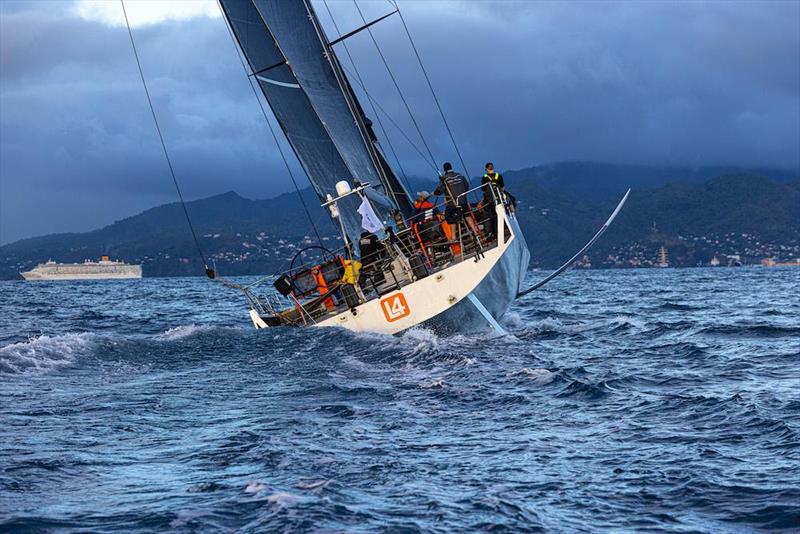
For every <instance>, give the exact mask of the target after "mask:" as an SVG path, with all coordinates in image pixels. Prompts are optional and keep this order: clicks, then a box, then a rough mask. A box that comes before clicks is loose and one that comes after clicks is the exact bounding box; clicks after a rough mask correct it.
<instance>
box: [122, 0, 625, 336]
mask: <svg viewBox="0 0 800 534" xmlns="http://www.w3.org/2000/svg"><path fill="white" fill-rule="evenodd" d="M219 5H220V7H221V9H222V12H223V15H224V19H225V21H226V23H227V25H228V29H229V31H230V33H231V36H232V38H233V39H234V41H235V42H236V45H237V47H238V50H239V52H240V59H242V58H244V59H242V63H243V66H244V67H245V69H246V70H248V73H247V74H248V78H249V79H250V80H251V87H253V91H254V92H256V93H257V91H258V90H257V89H256V88H255V87H256V85H257V87H258V88H259V89H260V92H261V93H262V95H263V98H264V99H265V100H266V102H267V103H268V104H269V107H270V108H271V110H272V112H273V115H274V117H275V118H276V119H277V122H278V124H279V126H280V129H281V130H282V132H283V134H284V135H285V137H286V140H287V141H288V144H289V145H290V146H291V148H292V150H293V152H294V154H295V156H296V157H297V160H298V161H299V162H300V164H301V166H302V168H303V170H304V171H305V174H306V175H307V177H308V179H309V181H310V182H311V184H312V186H313V188H314V190H315V192H316V193H317V196H318V197H319V200H320V205H321V207H322V209H324V210H326V211H327V212H328V214H329V215H330V217H331V219H332V220H333V222H334V223H335V225H336V226H337V227H338V228H339V230H340V232H341V240H342V243H343V246H342V247H341V248H339V249H337V250H330V249H328V248H327V247H325V246H324V245H323V243H322V240H320V244H319V245H313V246H309V247H305V248H303V249H301V250H299V251H298V252H297V254H296V255H295V257H294V258H293V259H292V260H291V265H290V268H289V270H288V271H286V272H284V273H281V274H279V275H277V276H276V277H267V278H264V279H261V280H259V281H257V282H256V283H253V284H250V285H247V286H243V285H240V284H237V283H234V282H232V281H229V280H225V279H223V278H222V277H220V276H218V274H217V273H216V271H215V269H211V268H209V267H208V264H207V263H206V273H207V274H208V276H209V277H210V278H212V279H216V280H218V281H220V282H222V283H224V284H226V285H228V286H230V287H234V288H236V289H239V290H241V291H243V293H244V295H245V297H246V299H247V301H248V303H249V308H250V309H249V316H250V319H251V321H252V323H253V326H255V328H259V329H261V328H273V327H282V326H309V327H331V326H338V327H342V328H346V329H349V330H354V331H368V332H379V333H385V334H398V333H401V332H404V331H406V330H408V329H410V328H412V327H415V326H418V325H424V326H428V327H431V328H433V329H435V330H439V331H441V330H444V331H464V330H474V329H478V328H487V327H488V328H490V329H494V330H495V331H497V332H499V333H504V330H503V328H502V326H501V325H500V324H499V322H498V320H499V319H500V318H501V317H502V316H503V314H504V313H505V312H506V311H507V309H508V307H509V306H510V305H511V303H512V302H513V301H514V300H515V299H516V298H518V297H521V296H523V295H525V294H527V293H529V292H531V291H534V290H536V289H538V288H539V287H541V286H542V285H544V284H545V283H547V282H549V281H550V280H552V279H553V278H555V277H556V276H558V275H559V274H560V273H562V272H564V271H565V270H566V269H567V268H568V267H569V266H570V265H571V264H572V263H573V262H574V261H575V260H576V259H577V258H579V257H581V256H582V255H583V253H584V252H585V251H586V250H587V249H588V248H589V247H590V246H591V245H592V244H593V243H594V242H595V241H596V240H597V239H598V238H599V237H600V235H601V234H602V233H603V232H604V231H605V229H606V228H608V226H609V225H610V224H611V222H612V221H613V220H614V218H615V217H616V215H617V213H618V212H619V210H620V209H621V208H622V206H623V204H624V203H625V201H626V199H627V198H628V193H629V192H630V191H628V193H626V194H625V196H624V197H623V199H622V200H621V201H620V203H619V205H618V206H617V208H616V209H615V210H614V212H613V213H612V215H611V217H610V218H609V219H608V220H607V221H606V223H605V224H604V225H603V227H601V228H600V230H599V231H598V232H597V234H595V236H594V237H593V238H592V239H591V240H590V241H589V242H588V243H587V244H586V245H585V246H584V248H582V249H581V250H580V251H578V253H576V254H575V256H573V258H571V259H570V260H569V261H568V262H567V263H565V264H564V265H562V266H561V267H560V268H559V269H557V270H556V271H555V272H553V273H551V274H550V275H549V276H548V277H546V278H545V279H543V280H542V281H540V282H539V283H537V284H535V285H534V286H532V287H530V288H528V289H524V290H523V289H522V285H523V281H524V278H525V275H526V272H527V267H528V264H529V261H530V252H529V250H528V246H527V244H526V242H525V237H524V236H523V233H522V229H521V228H520V224H519V221H518V219H517V214H516V210H515V205H514V202H513V200H512V199H511V197H510V196H509V195H507V194H506V193H505V192H504V191H502V190H501V189H499V188H498V187H496V186H494V185H493V184H491V183H489V184H485V185H483V186H478V187H474V188H471V189H469V188H468V187H461V188H458V189H454V187H453V185H452V184H453V183H454V182H450V181H448V178H447V175H444V176H442V175H440V177H439V178H440V187H439V188H440V189H441V190H442V194H443V196H444V198H445V200H444V202H443V203H441V204H439V205H435V206H434V205H430V206H428V207H427V208H426V209H424V210H422V211H420V212H415V210H414V205H413V204H412V200H411V196H410V195H409V192H408V190H407V189H406V188H405V187H404V185H403V183H402V182H401V181H400V180H399V179H398V177H397V175H396V174H395V172H394V171H393V169H392V167H391V165H390V164H389V163H388V162H387V158H386V157H385V155H384V152H383V150H382V148H381V145H380V144H379V141H378V137H377V135H376V133H375V131H374V130H373V126H372V121H371V120H370V119H369V118H368V117H367V116H366V114H365V112H364V109H363V107H362V106H361V103H360V102H359V99H358V98H357V95H356V93H355V92H354V90H353V87H352V86H351V84H350V80H349V78H348V76H347V75H346V72H345V69H344V68H343V66H342V64H341V63H340V61H339V58H338V56H337V54H336V50H335V49H334V45H336V44H337V43H340V42H343V41H344V40H345V39H348V38H350V37H352V36H353V35H355V34H357V33H359V32H361V31H363V30H365V29H369V28H370V27H371V26H372V25H373V24H375V23H377V22H380V21H381V20H383V19H385V18H387V17H388V16H390V15H392V14H394V13H397V14H399V16H400V17H401V18H402V14H400V13H399V9H397V6H396V5H395V8H396V9H395V11H394V12H392V13H389V14H387V15H384V16H383V17H380V18H379V19H377V20H374V21H372V22H369V23H367V22H366V20H364V25H363V26H362V27H360V28H357V29H356V30H353V31H351V32H348V33H346V34H344V35H342V36H340V37H338V38H336V39H334V40H330V39H329V38H328V37H327V35H326V33H325V31H324V29H323V26H322V24H321V23H320V20H319V18H318V17H317V14H316V12H315V10H314V7H313V5H312V3H311V1H310V0H219ZM122 7H123V11H124V7H125V6H124V0H122ZM126 22H127V15H126ZM403 25H404V27H405V22H404V21H403ZM128 30H129V33H130V25H129V24H128ZM406 30H407V27H406ZM337 31H338V30H337ZM408 36H409V39H410V38H411V36H410V33H409V34H408ZM130 37H131V44H132V46H133V51H134V55H135V56H136V60H137V63H138V64H139V72H140V75H141V77H142V83H143V85H144V89H145V93H146V94H147V96H148V102H149V104H150V107H151V112H152V114H153V119H154V122H155V126H156V129H157V131H158V133H159V136H160V138H161V142H162V148H163V149H164V155H165V157H166V159H167V162H168V163H169V154H168V152H167V149H166V146H165V145H164V143H163V136H162V135H161V131H160V128H159V125H158V119H157V117H156V114H155V111H154V109H153V107H152V101H151V100H150V97H149V93H148V91H147V84H146V81H145V77H144V74H143V72H142V70H141V63H140V62H139V59H138V54H137V53H136V45H135V43H134V39H133V34H132V33H130ZM376 46H377V43H376ZM412 46H414V45H413V41H412ZM414 50H415V52H416V48H414ZM417 57H418V59H419V54H418V53H417ZM420 67H421V68H422V69H423V73H424V67H423V66H422V62H421V60H420ZM387 69H388V65H387ZM359 78H360V76H359ZM425 78H426V80H427V81H428V83H429V86H430V89H431V92H432V93H433V87H432V85H430V80H429V79H428V77H427V74H425ZM358 81H359V83H360V82H361V80H360V79H359V80H358ZM362 88H363V86H362ZM398 90H399V88H398ZM367 96H368V97H369V95H367ZM433 96H434V100H435V101H436V103H437V107H438V99H437V98H436V96H435V93H433ZM439 111H440V113H441V108H439ZM409 113H410V110H409ZM441 115H442V119H443V120H444V121H445V125H446V126H447V123H446V119H445V117H444V114H443V113H441ZM264 116H265V119H266V120H267V122H269V121H268V119H267V116H266V113H265V115H264ZM412 119H413V117H412ZM415 124H416V123H415ZM270 128H271V127H270ZM447 129H448V132H449V131H450V129H449V126H448V127H447ZM420 133H421V132H420ZM451 138H452V135H451ZM276 140H277V138H276ZM453 145H454V147H455V149H456V151H457V152H458V148H457V146H456V144H455V141H453ZM279 149H280V146H279ZM459 159H460V153H459ZM462 164H463V161H462ZM169 168H170V172H172V178H173V181H174V182H175V186H176V189H177V191H178V195H179V197H180V198H181V201H182V198H183V197H182V195H181V193H180V188H179V187H178V182H177V180H176V178H175V175H174V171H173V168H172V165H171V164H170V165H169ZM287 170H289V169H288V164H287ZM464 170H465V173H466V172H467V170H466V168H465V169H464ZM466 175H468V174H466ZM184 209H185V205H184ZM185 214H186V218H187V222H188V223H189V227H190V229H191V230H192V234H193V236H194V238H195V244H196V245H197V248H198V252H199V253H200V256H201V257H202V259H203V260H204V262H205V257H204V256H203V254H202V251H201V249H200V245H199V242H198V240H197V237H196V235H195V234H194V229H193V226H192V224H191V220H190V218H189V213H188V211H185ZM268 282H272V284H273V286H274V289H275V290H276V291H272V290H268V291H266V292H264V291H263V285H262V284H266V283H268Z"/></svg>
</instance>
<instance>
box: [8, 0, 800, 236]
mask: <svg viewBox="0 0 800 534" xmlns="http://www.w3.org/2000/svg"><path fill="white" fill-rule="evenodd" d="M316 5H317V7H318V12H319V14H320V18H321V19H322V20H323V23H324V24H325V25H326V28H327V30H328V32H329V34H330V35H334V34H335V33H336V32H335V30H334V28H333V26H332V24H331V22H330V19H329V18H328V14H327V11H326V9H325V6H324V4H322V3H319V2H318V3H317V4H316ZM360 5H361V6H362V9H363V10H364V12H365V15H366V16H367V17H368V18H370V17H376V16H379V15H380V14H382V13H386V12H388V11H389V10H390V9H391V8H390V6H389V4H388V3H382V2H361V3H360ZM134 7H135V6H134ZM330 7H331V9H332V11H333V13H334V16H335V17H336V22H337V23H338V24H339V26H340V29H341V30H342V31H347V30H349V29H352V28H354V27H356V26H357V25H359V24H360V18H359V16H358V13H357V12H356V11H355V9H354V7H353V4H352V3H348V2H330ZM401 7H402V8H403V13H404V15H405V17H406V20H407V22H408V24H409V26H410V28H411V30H412V32H413V34H414V37H415V39H416V43H417V46H418V48H419V49H420V51H421V53H422V54H423V59H424V60H425V63H426V66H427V67H428V69H429V73H430V75H431V78H432V81H433V82H434V85H435V87H436V89H437V91H438V94H439V97H440V99H441V100H442V103H443V106H444V108H445V112H446V113H447V116H448V118H449V119H450V121H451V126H452V127H453V131H454V133H455V135H456V137H457V140H458V141H459V144H460V146H461V149H462V153H463V154H464V156H465V158H466V159H467V165H468V166H469V167H470V170H471V171H472V173H473V174H474V173H475V172H477V171H478V170H479V169H480V167H481V165H482V163H483V162H484V161H485V160H486V159H492V160H494V161H495V162H498V164H499V165H501V166H502V168H515V167H516V168H518V167H524V166H529V165H531V164H536V163H542V162H548V161H556V160H564V159H596V160H605V161H612V162H631V163H653V164H673V165H684V164H691V165H705V164H708V165H715V164H728V165H743V166H748V165H753V166H778V167H788V168H797V167H798V166H800V148H798V147H800V4H799V3H797V2H775V3H768V2H758V3H744V2H735V3H722V2H713V3H686V2H681V3H678V2H666V3H657V2H619V3H607V2H584V3H549V2H547V3H545V2H518V3H515V2H501V3H492V2H475V1H462V2H406V3H401ZM0 10H1V11H0V13H1V16H0V75H1V77H2V80H1V86H0V242H7V241H10V240H13V239H17V238H20V237H24V236H29V235H35V234H39V233H44V232H52V231H61V230H85V229H89V228H93V227H96V226H98V225H101V224H104V223H107V222H110V221H111V220H113V219H115V218H120V217H123V216H126V215H129V214H131V213H134V212H136V211H138V210H140V209H143V208H146V207H149V206H152V205H153V204H155V203H159V202H165V201H171V200H173V199H174V198H175V196H174V191H173V190H172V189H171V187H172V184H171V182H170V180H169V175H168V173H167V169H166V165H165V163H164V160H163V155H162V154H161V152H160V145H159V144H158V141H157V138H156V136H155V132H154V129H153V124H152V119H151V117H150V115H149V110H148V108H147V105H146V101H145V99H144V94H143V92H142V87H141V84H140V82H139V79H138V73H137V71H136V66H135V63H134V61H133V56H132V53H131V49H130V43H129V41H128V37H127V33H126V30H125V28H124V27H110V26H107V25H104V24H102V23H99V22H91V21H86V20H83V19H81V18H79V17H78V16H76V15H75V14H74V10H73V9H72V5H71V4H69V3H67V2H61V1H58V2H31V3H15V2H7V1H6V2H2V3H0ZM134 31H135V36H136V39H137V44H138V45H139V47H140V54H141V58H142V62H143V67H144V69H145V74H146V75H147V78H148V81H149V83H150V88H151V92H152V94H153V97H154V103H155V106H156V109H157V112H158V116H159V120H160V121H161V124H162V127H163V130H164V134H165V138H166V142H167V145H168V148H169V150H170V154H171V156H172V157H173V161H174V163H175V168H176V171H177V173H178V176H179V179H180V181H181V182H182V184H183V187H184V193H185V194H186V196H187V197H189V198H197V197H200V196H205V195H209V194H213V193H217V192H222V191H225V190H229V189H234V190H237V191H239V192H240V193H242V194H244V195H247V196H251V197H265V196H272V195H273V194H276V193H279V192H282V191H286V190H289V189H290V188H291V184H290V182H289V180H288V179H287V178H286V176H285V174H286V173H285V171H284V170H283V167H282V164H281V162H280V159H279V157H278V154H277V153H276V150H275V148H274V143H273V141H272V140H271V138H270V135H269V131H268V130H267V128H266V126H265V124H264V121H263V118H262V117H261V112H260V110H259V108H258V106H257V104H256V102H255V99H254V97H253V95H252V93H251V92H250V88H249V87H248V84H247V81H246V78H245V76H244V73H243V71H242V68H241V65H240V64H239V61H238V59H237V54H236V52H235V49H234V47H233V45H232V43H231V41H230V38H229V36H228V34H227V30H226V28H225V25H224V23H223V21H222V20H221V19H219V18H217V19H209V18H195V19H191V20H185V21H169V22H164V23H161V24H157V25H150V26H141V27H138V28H136V29H135V30H134ZM375 36H376V38H377V39H378V41H379V43H380V44H381V46H382V50H383V51H384V53H385V55H386V57H387V59H388V60H389V62H390V64H391V65H392V68H393V69H394V72H395V74H396V76H397V79H398V80H399V83H400V84H401V87H402V89H403V91H404V94H405V95H406V97H407V98H408V100H409V102H410V103H411V105H412V107H413V108H414V110H415V112H416V113H417V118H418V120H419V121H420V123H421V124H422V126H423V130H424V132H425V134H426V139H427V140H428V142H429V144H430V145H431V149H432V151H433V152H434V155H435V156H436V158H437V160H439V161H441V160H444V159H450V160H455V159H456V156H455V153H454V150H453V148H452V146H451V145H450V141H449V138H448V137H447V135H446V132H445V130H444V129H443V128H442V124H441V120H440V119H439V117H438V112H437V111H436V108H435V107H434V105H433V102H432V99H431V96H430V94H429V93H428V91H427V88H426V86H425V83H424V79H423V78H422V77H421V74H420V72H419V69H418V67H417V65H416V63H415V60H414V58H413V55H412V54H413V53H412V51H411V49H410V47H409V44H408V42H407V40H406V39H405V36H404V33H403V31H402V26H401V25H400V24H399V20H398V19H397V17H396V16H394V17H391V18H390V19H387V20H386V21H384V22H383V23H381V24H379V25H378V26H376V27H375ZM348 46H349V49H350V51H351V53H352V54H353V56H354V57H355V58H356V63H357V64H358V66H359V71H360V73H361V74H362V75H363V77H364V79H365V81H366V83H367V86H368V88H369V90H370V93H371V94H373V95H374V96H375V97H376V98H377V99H378V100H379V101H380V103H381V105H382V106H383V107H384V108H385V109H386V110H387V111H388V112H389V113H390V114H391V115H392V117H393V118H394V119H395V120H396V121H397V122H398V123H400V124H401V125H402V127H403V128H404V130H405V131H406V132H407V133H408V135H410V136H411V137H414V138H415V140H416V134H415V133H414V128H413V126H412V124H411V122H410V120H409V118H408V116H407V114H406V112H405V109H404V107H403V105H402V102H401V101H400V99H399V98H398V96H397V93H396V91H395V89H394V87H393V85H392V84H391V82H390V80H389V79H388V76H386V73H385V71H384V68H383V65H382V64H381V63H380V59H379V57H378V56H377V55H376V52H375V50H374V48H373V46H372V43H371V41H370V40H369V36H368V35H367V34H366V33H362V34H359V35H358V36H356V37H354V38H353V39H352V40H350V41H349V44H348ZM339 52H340V56H341V57H342V60H343V61H344V62H345V64H346V65H347V64H348V63H349V62H348V61H347V57H346V55H345V54H344V50H343V49H341V46H340V49H339ZM348 69H350V70H351V71H352V67H350V66H348ZM362 100H364V103H365V108H366V109H367V110H369V109H370V107H369V106H368V105H366V104H367V102H366V99H365V98H362ZM384 121H385V119H384ZM386 124H387V128H388V129H389V138H390V140H391V141H392V143H393V145H394V146H395V148H396V149H398V151H399V152H400V154H401V159H402V161H403V166H404V168H405V170H406V171H407V172H410V173H412V174H421V173H425V172H428V173H429V172H430V170H429V169H428V168H427V167H426V166H425V164H424V163H422V162H421V160H420V158H419V157H418V156H417V155H416V152H415V151H414V150H413V149H412V148H411V147H410V146H409V145H408V143H407V142H406V141H404V140H403V139H402V137H401V136H400V135H399V134H398V133H397V131H395V130H394V128H393V127H392V126H389V125H388V123H386ZM415 142H416V143H417V144H420V143H419V141H418V140H416V141H415ZM294 167H295V169H296V170H297V166H296V165H295V166H294Z"/></svg>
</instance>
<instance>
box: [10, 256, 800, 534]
mask: <svg viewBox="0 0 800 534" xmlns="http://www.w3.org/2000/svg"><path fill="white" fill-rule="evenodd" d="M542 274H543V273H531V275H530V279H531V280H535V279H537V278H538V277H540V276H541V275H542ZM798 295H800V269H792V268H773V269H767V268H739V269H736V268H719V269H661V270H655V269H651V270H626V271H573V272H570V273H567V274H566V275H564V276H563V277H562V278H560V279H558V280H556V281H555V282H553V283H552V284H551V285H548V286H547V287H545V288H543V289H542V290H540V291H537V292H535V293H533V294H531V295H529V296H528V297H525V298H524V299H523V300H521V301H519V302H517V303H516V304H515V305H514V306H513V308H512V309H511V311H510V312H509V313H508V315H507V316H506V317H505V318H504V320H503V324H504V326H505V327H506V328H507V329H508V330H509V331H510V332H511V335H509V336H505V337H491V336H490V335H488V334H487V333H486V332H464V333H463V334H460V335H455V336H449V337H445V336H440V335H437V334H435V333H433V332H430V331H426V330H424V329H418V330H412V331H410V332H408V333H406V334H404V335H402V336H399V337H391V336H383V335H376V334H353V333H350V332H347V331H344V330H339V329H288V328H278V329H270V330H262V331H255V330H253V329H252V328H251V326H250V325H249V323H248V319H247V316H246V307H245V304H244V300H243V298H242V297H241V295H239V294H237V293H236V292H235V291H232V290H230V289H226V288H224V287H221V286H219V285H216V284H214V283H212V282H209V281H208V280H204V279H201V278H196V279H190V278H183V279H143V280H138V281H103V282H74V283H73V282H41V283H25V282H0V307H2V310H1V311H2V313H1V314H0V530H3V531H14V532H18V531H40V530H57V531H58V530H75V531H81V532H85V531H92V530H96V531H113V530H122V531H164V530H171V531H179V532H180V531H187V532H188V531H192V532H197V531H201V532H202V531H207V532H219V531H229V530H241V531H245V532H248V531H272V530H279V531H292V532H295V531H348V532H373V531H376V530H392V531H408V532H415V531H432V532H437V531H439V532H449V531H456V530H458V531H483V530H501V531H502V530H507V531H513V532H518V531H531V530H542V529H544V530H556V531H598V530H617V531H618V530H626V531H627V530H646V531H650V530H667V531H679V532H689V531H693V532H694V531H701V532H726V531H730V532H749V531H756V530H762V529H769V528H783V529H787V530H800V297H798Z"/></svg>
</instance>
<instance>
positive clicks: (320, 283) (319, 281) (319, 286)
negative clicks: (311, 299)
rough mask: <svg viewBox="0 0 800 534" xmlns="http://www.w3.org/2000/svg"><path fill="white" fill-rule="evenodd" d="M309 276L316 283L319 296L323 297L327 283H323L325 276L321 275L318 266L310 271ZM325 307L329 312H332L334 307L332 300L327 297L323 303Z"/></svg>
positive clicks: (326, 289)
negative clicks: (312, 277)
mask: <svg viewBox="0 0 800 534" xmlns="http://www.w3.org/2000/svg"><path fill="white" fill-rule="evenodd" d="M311 274H312V276H314V280H316V281H317V291H318V292H319V294H320V295H324V294H325V293H327V292H328V283H327V282H326V281H325V275H323V274H322V268H320V266H316V267H313V268H312V269H311ZM324 304H325V307H326V308H327V309H329V310H332V309H334V308H335V307H336V305H335V304H334V303H333V299H332V298H331V297H328V298H326V299H325V301H324Z"/></svg>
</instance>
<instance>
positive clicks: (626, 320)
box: [611, 315, 645, 330]
mask: <svg viewBox="0 0 800 534" xmlns="http://www.w3.org/2000/svg"><path fill="white" fill-rule="evenodd" d="M611 324H612V325H614V326H631V327H633V328H636V329H639V330H641V329H643V328H644V326H645V322H644V321H643V320H642V319H638V318H636V317H633V316H632V315H617V316H616V317H614V318H613V319H612V320H611Z"/></svg>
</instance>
